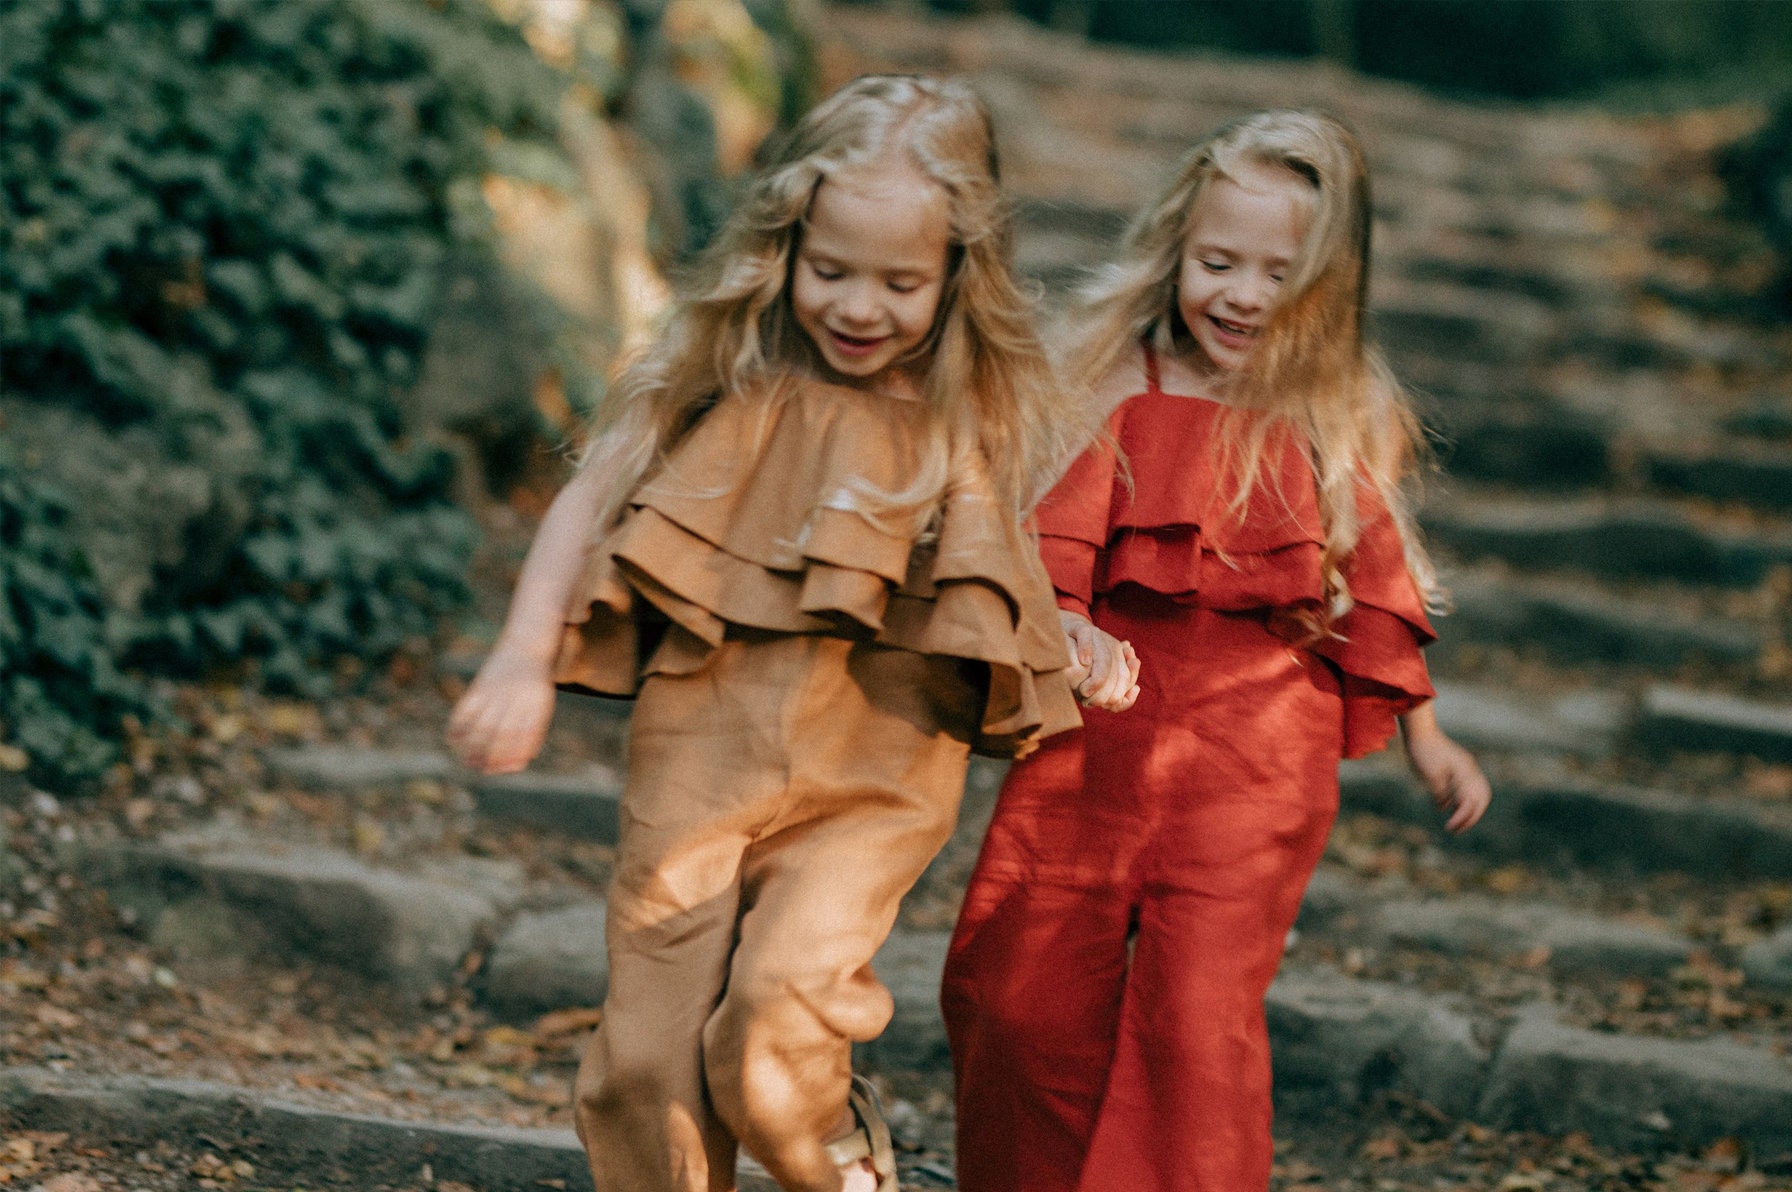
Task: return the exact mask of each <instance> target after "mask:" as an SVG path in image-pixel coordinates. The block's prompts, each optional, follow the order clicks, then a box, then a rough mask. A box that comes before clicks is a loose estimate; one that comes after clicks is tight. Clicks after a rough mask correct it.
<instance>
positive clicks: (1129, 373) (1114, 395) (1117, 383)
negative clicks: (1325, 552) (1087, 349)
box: [1094, 345, 1147, 415]
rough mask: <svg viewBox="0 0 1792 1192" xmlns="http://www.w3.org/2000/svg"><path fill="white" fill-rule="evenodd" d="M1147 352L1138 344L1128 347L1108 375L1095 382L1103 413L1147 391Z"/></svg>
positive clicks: (1095, 389) (1109, 412) (1098, 401)
mask: <svg viewBox="0 0 1792 1192" xmlns="http://www.w3.org/2000/svg"><path fill="white" fill-rule="evenodd" d="M1146 386H1147V382H1146V380H1145V353H1144V350H1143V349H1142V348H1140V347H1138V346H1137V345H1135V346H1133V347H1131V348H1128V349H1127V350H1126V352H1125V354H1123V355H1122V356H1121V357H1120V359H1118V360H1116V361H1115V362H1114V367H1112V368H1110V369H1109V370H1108V371H1107V375H1106V376H1104V377H1102V378H1101V380H1099V381H1097V382H1096V383H1095V387H1094V393H1095V404H1096V406H1097V407H1098V408H1099V409H1100V410H1101V411H1102V413H1103V415H1107V414H1111V413H1113V412H1114V410H1116V409H1118V408H1119V406H1120V403H1121V402H1123V401H1125V400H1126V399H1127V398H1129V397H1133V396H1136V395H1137V394H1140V393H1143V392H1145V389H1146Z"/></svg>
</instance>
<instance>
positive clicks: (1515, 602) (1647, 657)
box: [1432, 572, 1767, 671]
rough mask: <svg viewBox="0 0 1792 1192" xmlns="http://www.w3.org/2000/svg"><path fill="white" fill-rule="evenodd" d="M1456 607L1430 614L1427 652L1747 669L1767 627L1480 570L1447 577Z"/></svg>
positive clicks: (1566, 583)
mask: <svg viewBox="0 0 1792 1192" xmlns="http://www.w3.org/2000/svg"><path fill="white" fill-rule="evenodd" d="M1448 584H1449V588H1450V596H1451V600H1452V602H1453V604H1454V611H1453V612H1451V613H1450V614H1449V615H1447V616H1444V617H1440V618H1438V619H1437V620H1436V622H1435V624H1436V628H1437V631H1438V634H1439V635H1440V640H1439V642H1438V644H1437V645H1436V646H1434V647H1433V648H1432V656H1433V657H1434V658H1436V659H1440V660H1447V659H1448V658H1449V657H1450V656H1451V655H1452V654H1453V652H1454V651H1455V650H1456V648H1457V647H1458V646H1459V645H1461V644H1462V643H1464V642H1482V643H1494V644H1499V645H1506V646H1511V647H1513V648H1515V649H1520V650H1525V651H1535V652H1540V653H1542V654H1543V655H1545V656H1546V657H1548V658H1549V659H1551V660H1552V661H1554V662H1558V663H1566V664H1570V665H1572V664H1577V663H1587V662H1594V663H1611V664H1615V665H1618V666H1626V667H1640V668H1645V669H1649V670H1655V671H1672V670H1676V669H1678V668H1680V667H1682V666H1684V665H1686V664H1687V663H1690V662H1704V663H1707V664H1713V665H1717V666H1720V667H1724V668H1729V669H1740V668H1753V667H1754V665H1755V664H1756V662H1757V661H1758V660H1759V658H1760V656H1761V653H1762V651H1763V649H1764V648H1765V646H1766V640H1767V638H1766V631H1765V630H1763V629H1761V628H1759V627H1757V626H1755V625H1751V624H1749V623H1747V622H1745V621H1737V620H1731V619H1728V618H1719V617H1710V616H1698V615H1694V614H1690V613H1685V612H1682V611H1680V610H1679V609H1676V608H1673V607H1669V606H1666V605H1664V603H1663V602H1661V601H1656V600H1648V599H1636V598H1630V597H1621V596H1616V595H1613V594H1612V593H1610V592H1609V591H1607V590H1605V589H1603V588H1600V587H1598V586H1597V585H1595V584H1591V583H1588V582H1575V581H1573V580H1570V579H1566V578H1547V577H1535V576H1527V577H1525V578H1524V579H1522V580H1518V579H1504V578H1498V577H1496V576H1493V575H1489V574H1486V573H1485V572H1462V573H1456V574H1451V575H1449V576H1448Z"/></svg>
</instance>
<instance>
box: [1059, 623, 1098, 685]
mask: <svg viewBox="0 0 1792 1192" xmlns="http://www.w3.org/2000/svg"><path fill="white" fill-rule="evenodd" d="M1097 632H1098V630H1097V629H1096V628H1095V626H1093V625H1091V624H1089V623H1088V622H1087V621H1084V622H1082V623H1081V624H1079V625H1076V626H1075V627H1069V628H1066V629H1065V631H1064V640H1065V645H1066V646H1067V647H1068V649H1069V652H1070V665H1069V666H1067V667H1066V668H1065V672H1064V673H1065V676H1066V677H1067V678H1069V680H1070V686H1071V689H1072V690H1073V691H1075V692H1076V693H1077V695H1078V698H1081V696H1082V688H1083V683H1084V682H1085V681H1086V680H1087V679H1088V677H1089V667H1090V664H1091V663H1093V662H1094V661H1095V634H1096V633H1097Z"/></svg>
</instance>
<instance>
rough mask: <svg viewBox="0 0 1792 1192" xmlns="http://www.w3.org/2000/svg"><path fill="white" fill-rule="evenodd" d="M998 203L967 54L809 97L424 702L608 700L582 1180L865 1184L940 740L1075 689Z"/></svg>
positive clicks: (951, 757) (1049, 395)
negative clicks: (466, 665)
mask: <svg viewBox="0 0 1792 1192" xmlns="http://www.w3.org/2000/svg"><path fill="white" fill-rule="evenodd" d="M1008 239H1009V237H1008V224H1007V221H1006V216H1005V212H1004V210H1003V207H1002V205H1001V200H1000V198H999V195H998V193H997V190H996V175H995V156H994V147H993V142H992V140H991V135H990V127H989V121H988V117H987V114H986V112H985V111H984V109H983V107H982V105H981V104H980V103H979V102H978V101H977V100H976V99H975V98H974V97H973V96H972V95H971V93H970V92H969V91H968V90H967V89H966V88H964V87H963V86H961V85H958V84H955V83H941V82H934V81H929V80H923V79H919V78H908V77H875V78H866V79H861V80H859V81H857V82H855V83H853V84H850V85H848V86H847V87H846V88H844V89H843V90H842V91H841V92H839V93H838V94H836V95H835V96H833V97H832V98H831V99H829V100H828V101H827V102H825V103H823V104H822V105H821V106H820V107H819V108H817V109H816V110H815V111H814V112H812V113H811V114H810V115H809V116H808V117H807V118H806V119H805V120H804V121H803V122H802V123H801V124H800V125H799V126H798V127H797V128H796V130H795V131H794V133H793V134H792V135H791V137H790V139H789V141H788V143H787V145H786V146H785V147H784V150H783V152H782V154H781V156H780V157H779V158H778V160H777V161H776V162H775V163H774V164H773V165H771V166H770V167H768V168H767V169H766V170H765V171H764V173H763V174H762V175H761V176H760V177H759V178H758V179H757V180H756V182H755V183H754V184H753V186H752V188H751V189H750V190H749V192H748V193H747V194H746V196H745V198H744V199H743V201H742V203H741V205H740V207H739V209H738V211H737V212H736V213H735V215H734V217H733V219H732V220H731V222H730V223H729V225H728V226H727V228H726V229H725V230H724V232H723V234H722V236H721V237H720V239H719V242H718V245H717V247H716V248H715V249H714V250H713V251H712V252H711V253H710V255H709V257H708V260H707V269H706V270H705V271H704V274H703V280H702V282H701V284H700V285H698V286H697V287H696V289H695V290H694V292H692V293H691V294H689V295H688V296H686V297H685V298H684V299H683V300H682V301H681V302H680V304H679V305H678V307H677V309H676V310H675V312H674V314H673V317H672V319H671V321H670V324H669V325H668V328H667V330H666V331H665V333H664V334H663V335H662V336H661V338H660V340H659V342H658V343H657V344H656V345H655V346H654V347H653V348H652V349H651V351H650V352H649V353H647V354H646V355H645V356H644V358H643V359H641V360H640V361H639V362H637V363H635V364H634V365H632V366H631V367H630V368H629V369H628V370H627V371H626V372H625V373H624V374H623V376H622V377H621V378H620V379H619V381H618V382H617V384H616V385H615V386H614V388H613V391H612V393H611V395H610V397H609V399H608V401H607V404H606V405H605V406H604V408H603V409H602V410H601V411H600V412H599V415H598V418H597V420H596V425H595V427H594V434H593V436H592V443H591V446H590V447H589V449H588V450H587V451H586V453H585V456H584V458H583V460H582V462H581V466H580V468H579V471H578V473H577V475H576V476H575V477H574V479H573V480H572V481H571V482H570V483H569V484H568V485H567V487H566V489H565V490H564V491H563V492H562V493H561V494H560V496H559V497H558V498H556V500H555V502H554V504H553V506H552V508H551V509H550V511H549V513H548V515H547V517H546V518H545V519H544V521H543V523H542V526H541V529H540V532H539V535H538V537H537V538H536V541H535V544H534V546H533V547H532V548H531V550H530V554H529V558H528V559H527V560H526V562H525V564H524V567H523V572H522V575H521V577H520V579H519V581H518V585H517V591H516V594H515V597H514V600H513V603H512V606H511V610H510V614H509V616H508V618H507V620H506V623H505V626H504V629H503V631H502V633H501V635H500V637H499V640H498V643H497V645H496V647H495V648H494V649H493V651H492V654H491V656H490V657H489V658H488V660H487V661H486V663H485V665H484V666H483V667H482V668H481V670H480V673H479V675H478V676H477V677H476V678H475V680H474V681H473V684H472V686H471V687H470V688H469V690H468V692H467V694H466V696H465V697H464V699H463V700H462V701H461V703H460V705H459V706H458V707H457V708H456V709H455V712H454V716H453V719H452V721H451V723H450V730H449V731H450V737H451V739H452V740H453V741H454V742H455V744H456V746H457V748H458V749H459V751H460V752H461V754H462V756H463V757H465V759H466V760H467V761H468V762H469V763H470V764H472V765H475V766H478V767H480V768H483V769H485V770H488V771H503V770H513V769H518V768H520V767H522V766H523V765H525V764H527V762H528V761H529V759H530V758H531V757H533V755H534V754H535V752H536V751H537V750H538V749H539V748H540V745H541V741H542V738H543V736H544V734H545V732H546V729H547V724H548V720H549V717H550V714H551V711H552V705H553V697H554V688H555V685H556V684H559V685H563V686H570V687H573V688H578V689H584V690H588V691H594V692H599V693H604V694H612V695H633V696H635V697H636V700H637V702H636V706H635V711H634V716H633V724H632V727H631V732H630V738H629V746H628V785H627V789H626V792H625V794H624V796H623V812H622V815H623V826H622V838H621V842H620V847H619V851H618V857H617V863H616V874H615V879H614V882H613V885H612V890H611V895H610V904H609V905H610V911H609V949H610V988H609V997H608V1000H607V1001H606V1003H605V1006H604V1020H603V1025H602V1026H601V1027H600V1028H599V1030H598V1033H597V1035H596V1038H595V1039H594V1040H593V1042H592V1044H591V1047H590V1049H589V1051H588V1052H587V1054H586V1058H585V1062H584V1064H583V1065H582V1066H581V1070H580V1073H579V1078H578V1082H577V1086H576V1089H575V1101H576V1106H575V1109H576V1118H577V1125H578V1130H579V1135H580V1137H581V1139H582V1140H583V1141H584V1144H585V1147H586V1150H587V1152H588V1154H589V1156H590V1161H591V1170H592V1175H593V1178H594V1180H595V1182H596V1185H597V1188H598V1189H599V1192H674V1190H676V1192H725V1190H727V1189H732V1188H733V1187H734V1186H735V1177H734V1170H735V1158H736V1148H737V1145H739V1146H744V1147H745V1148H746V1149H747V1150H748V1151H750V1152H751V1153H752V1154H753V1155H754V1156H755V1157H756V1158H757V1159H758V1160H759V1161H760V1162H761V1163H763V1164H764V1165H765V1167H766V1169H767V1170H768V1171H770V1172H771V1174H772V1175H773V1177H774V1178H775V1179H776V1180H777V1181H778V1182H779V1183H780V1184H781V1185H782V1186H783V1187H785V1188H788V1189H793V1190H796V1189H801V1190H804V1192H836V1190H838V1189H842V1188H846V1189H857V1188H864V1189H870V1188H872V1187H873V1186H874V1185H875V1186H876V1187H877V1188H879V1189H881V1190H884V1192H889V1190H893V1189H894V1188H895V1175H894V1163H893V1156H892V1154H891V1151H890V1148H889V1145H888V1133H887V1130H883V1129H881V1128H880V1127H881V1123H880V1122H879V1121H878V1120H877V1114H876V1107H875V1102H874V1099H872V1098H870V1097H868V1096H866V1095H865V1094H864V1092H863V1088H862V1086H853V1085H852V1084H851V1081H852V1077H851V1072H850V1057H851V1052H850V1049H851V1045H852V1043H853V1042H854V1041H855V1040H868V1039H871V1038H873V1037H875V1036H876V1035H877V1034H878V1033H879V1032H880V1031H881V1030H882V1029H883V1028H884V1026H885V1024H886V1023H887V1022H888V1021H889V1019H890V1015H891V1011H892V1004H891V1000H890V995H889V993H888V991H887V990H886V989H885V988H884V987H883V986H882V985H881V984H879V982H878V980H877V978H876V976H875V975H874V974H873V973H872V971H871V967H870V961H871V959H872V956H873V954H874V953H875V952H876V951H877V948H878V946H879V945H880V944H881V943H882V942H883V940H884V938H885V936H886V935H887V933H888V932H889V929H890V927H891V925H892V923H893V921H894V919H895V915H896V910H897V903H898V900H899V899H900V898H901V897H902V895H903V893H904V892H905V891H907V890H908V888H909V887H910V886H911V885H912V884H913V882H914V881H915V879H916V878H917V877H918V876H919V875H920V873H921V871H922V869H923V868H924V867H925V865H926V864H927V862H928V861H929V860H930V859H931V858H932V857H933V855H934V853H935V852H936V851H937V850H938V849H939V847H940V846H941V845H942V844H943V843H944V842H945V840H946V838H947V837H948V835H949V834H950V832H951V830H952V827H953V823H954V819H955V816H956V812H957V806H958V800H959V795H960V792H961V789H962V784H963V779H964V769H965V761H966V756H967V754H968V753H969V752H970V751H971V750H977V751H980V752H986V753H992V754H996V755H1002V756H1012V755H1019V754H1021V753H1024V752H1026V751H1028V750H1030V749H1031V748H1032V747H1033V745H1034V743H1035V742H1036V740H1037V739H1038V738H1039V737H1041V736H1043V735H1045V734H1047V733H1050V732H1054V731H1057V730H1059V729H1062V728H1067V727H1071V726H1074V725H1075V724H1076V723H1077V722H1078V721H1077V712H1076V708H1075V705H1074V703H1073V701H1072V696H1071V692H1070V687H1069V683H1068V680H1067V678H1066V675H1065V667H1066V663H1067V651H1066V648H1065V643H1064V637H1063V634H1062V632H1061V631H1060V629H1059V626H1058V618H1057V614H1056V610H1055V608H1054V604H1053V599H1052V592H1051V587H1050V582H1049V581H1048V580H1047V579H1046V578H1045V575H1044V573H1043V571H1042V569H1041V568H1040V565H1039V562H1038V558H1037V555H1036V553H1035V551H1034V549H1033V547H1032V544H1031V542H1030V541H1029V539H1028V538H1027V536H1026V535H1025V533H1024V532H1023V531H1022V530H1021V528H1020V524H1019V515H1020V510H1021V508H1022V506H1023V504H1024V502H1025V500H1026V498H1027V496H1028V494H1029V493H1030V492H1032V491H1034V489H1035V486H1036V485H1037V484H1038V483H1039V481H1040V479H1041V478H1042V477H1043V476H1045V475H1047V474H1048V472H1049V470H1050V469H1051V467H1052V465H1053V464H1054V463H1058V462H1061V461H1062V460H1063V459H1064V458H1067V457H1068V455H1069V451H1070V450H1071V449H1073V448H1074V447H1075V446H1077V443H1076V437H1077V435H1078V433H1079V426H1078V421H1077V420H1078V418H1079V417H1085V418H1086V417H1087V416H1086V415H1080V414H1079V413H1078V412H1077V411H1076V410H1075V409H1074V408H1072V406H1071V403H1070V402H1069V400H1068V399H1067V397H1066V396H1064V395H1063V391H1062V390H1061V389H1060V388H1059V387H1057V386H1055V385H1053V384H1052V382H1051V376H1050V372H1049V370H1048V368H1047V366H1046V363H1045V360H1044V355H1043V353H1042V352H1041V350H1040V348H1039V345H1038V342H1037V340H1036V339H1035V337H1034V335H1033V332H1032V329H1031V323H1030V320H1029V312H1028V310H1027V309H1026V303H1025V302H1024V301H1023V299H1022V297H1021V295H1020V293H1019V292H1018V290H1017V289H1016V287H1015V284H1014V282H1013V279H1012V277H1011V275H1010V273H1009V269H1008V247H1009V246H1008ZM1083 433H1084V435H1085V438H1086V431H1085V432H1083ZM849 1091H850V1092H851V1101H850V1105H849ZM868 1152H869V1153H868Z"/></svg>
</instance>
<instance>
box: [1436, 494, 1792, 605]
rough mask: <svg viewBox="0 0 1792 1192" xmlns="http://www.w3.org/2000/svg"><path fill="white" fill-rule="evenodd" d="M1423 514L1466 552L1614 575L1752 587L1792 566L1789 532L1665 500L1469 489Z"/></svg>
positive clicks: (1442, 538) (1449, 543)
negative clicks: (1757, 528)
mask: <svg viewBox="0 0 1792 1192" xmlns="http://www.w3.org/2000/svg"><path fill="white" fill-rule="evenodd" d="M1422 520H1423V523H1424V526H1425V530H1426V532H1427V534H1429V535H1430V537H1431V539H1432V541H1434V542H1435V543H1436V544H1438V545H1440V546H1443V547H1446V548H1447V549H1449V550H1451V551H1454V552H1455V553H1457V554H1459V555H1462V556H1465V557H1467V558H1489V557H1491V558H1498V559H1502V560H1504V561H1505V562H1507V563H1509V564H1511V565H1512V566H1515V567H1522V568H1528V569H1538V570H1545V569H1567V570H1575V571H1580V572H1584V573H1588V574H1592V575H1595V576H1599V577H1602V578H1607V579H1633V578H1634V579H1673V580H1680V581H1683V582H1688V583H1699V584H1711V585H1716V586H1719V587H1732V588H1747V587H1753V586H1754V585H1756V584H1758V583H1760V582H1761V581H1762V580H1763V579H1764V578H1766V576H1767V574H1768V572H1769V571H1771V570H1772V569H1773V568H1775V567H1783V566H1787V565H1789V564H1792V535H1788V534H1787V533H1786V532H1785V531H1784V530H1775V531H1772V532H1765V533H1760V534H1744V533H1738V532H1736V531H1733V530H1728V529H1723V528H1720V527H1716V526H1712V525H1708V524H1705V522H1704V521H1703V520H1701V519H1699V518H1695V517H1694V516H1693V515H1692V514H1691V513H1690V512H1689V511H1687V510H1686V509H1684V508H1681V507H1679V506H1676V505H1674V504H1671V503H1669V502H1666V501H1653V500H1645V499H1602V498H1589V499H1581V500H1573V501H1563V500H1547V501H1546V500H1537V499H1529V498H1522V497H1504V496H1502V497H1488V496H1481V497H1478V498H1477V497H1472V496H1467V495H1461V496H1457V497H1454V498H1452V499H1451V500H1450V501H1448V502H1447V503H1446V502H1438V503H1436V504H1434V505H1432V506H1430V507H1428V508H1427V509H1426V510H1425V511H1424V513H1423V518H1422Z"/></svg>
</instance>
